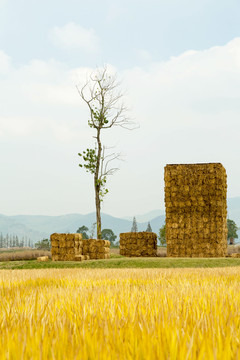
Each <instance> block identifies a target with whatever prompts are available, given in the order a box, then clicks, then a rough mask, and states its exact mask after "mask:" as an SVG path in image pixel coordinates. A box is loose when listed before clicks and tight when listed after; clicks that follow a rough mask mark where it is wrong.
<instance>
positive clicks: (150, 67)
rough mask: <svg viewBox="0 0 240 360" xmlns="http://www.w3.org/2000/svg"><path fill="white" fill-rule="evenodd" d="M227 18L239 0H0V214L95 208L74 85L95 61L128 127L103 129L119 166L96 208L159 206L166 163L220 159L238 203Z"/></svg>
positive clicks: (233, 55)
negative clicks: (121, 103) (110, 82)
mask: <svg viewBox="0 0 240 360" xmlns="http://www.w3.org/2000/svg"><path fill="white" fill-rule="evenodd" d="M239 14H240V2H239V0H201V1H199V0H121V1H119V0H102V1H97V0H88V1H87V2H86V1H81V0H51V1H49V0H48V1H47V0H41V1H39V0H0V142H1V151H0V166H1V179H0V181H1V200H0V213H2V214H5V215H15V214H33V215H34V214H38V215H41V214H42V215H60V214H67V213H81V214H86V213H89V212H92V211H94V210H95V207H94V193H93V179H92V177H91V175H89V174H85V173H84V172H83V170H82V169H80V167H79V166H78V164H79V157H78V155H77V154H78V152H80V151H81V150H83V149H85V148H86V147H92V146H94V139H93V135H94V133H93V131H92V130H90V129H88V126H87V120H88V111H87V108H86V106H85V104H84V103H82V102H81V99H80V97H79V95H78V93H77V91H76V87H75V85H76V84H79V83H81V81H83V79H84V78H85V74H86V72H89V71H91V70H92V69H94V68H95V67H96V66H101V65H103V64H108V66H109V68H110V69H111V70H114V71H116V72H117V74H118V78H119V79H120V80H121V81H122V83H121V87H122V90H123V91H124V92H125V93H126V97H125V102H126V105H127V106H128V107H129V109H130V115H131V117H132V118H133V119H134V120H135V121H136V122H138V124H139V126H140V127H139V129H137V130H135V131H127V130H122V129H120V130H119V129H117V130H113V131H111V130H110V131H108V130H106V131H105V134H104V138H103V140H104V143H105V144H106V145H107V146H115V149H116V152H121V153H122V154H123V156H124V161H122V162H121V163H120V164H116V165H117V166H119V167H120V170H119V171H118V172H117V173H116V174H115V175H114V176H113V177H111V178H110V179H109V183H108V185H109V186H108V187H109V195H107V197H106V198H105V201H104V203H103V208H102V210H103V212H105V213H108V214H110V215H113V216H119V217H120V216H122V217H123V216H134V215H136V214H140V213H146V212H148V211H151V210H154V209H163V208H164V180H163V171H164V166H165V165H166V164H170V163H196V162H221V163H222V164H223V165H224V166H225V168H226V170H227V174H228V197H235V196H240V181H239V179H240V166H239V152H240V151H239V146H240V142H239V138H240V21H239Z"/></svg>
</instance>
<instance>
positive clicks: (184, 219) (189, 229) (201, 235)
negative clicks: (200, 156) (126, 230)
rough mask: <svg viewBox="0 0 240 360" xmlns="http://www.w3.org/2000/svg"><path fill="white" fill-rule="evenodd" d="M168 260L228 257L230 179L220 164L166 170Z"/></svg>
mask: <svg viewBox="0 0 240 360" xmlns="http://www.w3.org/2000/svg"><path fill="white" fill-rule="evenodd" d="M164 170H165V173H164V180H165V207H166V241H167V256H174V257H222V256H226V254H227V175H226V170H225V168H224V167H223V166H222V164H219V163H210V164H186V165H185V164H184V165H183V164H181V165H167V166H166V167H165V169H164Z"/></svg>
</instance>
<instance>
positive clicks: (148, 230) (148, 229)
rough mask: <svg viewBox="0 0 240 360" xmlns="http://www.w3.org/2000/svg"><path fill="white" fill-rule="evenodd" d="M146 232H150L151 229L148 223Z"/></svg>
mask: <svg viewBox="0 0 240 360" xmlns="http://www.w3.org/2000/svg"><path fill="white" fill-rule="evenodd" d="M146 231H147V232H152V228H151V225H150V222H148V226H147V230H146Z"/></svg>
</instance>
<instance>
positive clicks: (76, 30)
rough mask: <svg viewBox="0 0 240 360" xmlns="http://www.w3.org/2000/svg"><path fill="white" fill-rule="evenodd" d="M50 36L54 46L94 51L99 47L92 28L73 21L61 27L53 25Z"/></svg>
mask: <svg viewBox="0 0 240 360" xmlns="http://www.w3.org/2000/svg"><path fill="white" fill-rule="evenodd" d="M50 38H51V40H52V41H53V43H54V44H55V45H56V46H59V47H61V48H63V49H73V50H76V49H77V50H83V51H86V52H96V51H98V48H99V39H98V37H97V35H96V34H95V31H94V29H86V28H84V27H82V26H80V25H78V24H75V23H74V22H70V23H68V24H66V25H64V26H62V27H58V26H55V27H54V28H53V29H52V31H51V34H50Z"/></svg>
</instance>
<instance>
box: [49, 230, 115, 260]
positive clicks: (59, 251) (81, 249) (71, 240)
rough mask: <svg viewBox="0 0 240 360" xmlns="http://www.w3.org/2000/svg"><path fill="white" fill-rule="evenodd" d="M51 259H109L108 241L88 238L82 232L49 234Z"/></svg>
mask: <svg viewBox="0 0 240 360" xmlns="http://www.w3.org/2000/svg"><path fill="white" fill-rule="evenodd" d="M50 238H51V244H52V249H51V251H52V260H53V261H66V260H68V261H70V260H71V261H82V260H89V259H109V258H110V241H108V240H96V239H88V240H83V239H82V234H57V233H54V234H52V235H51V237H50Z"/></svg>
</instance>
